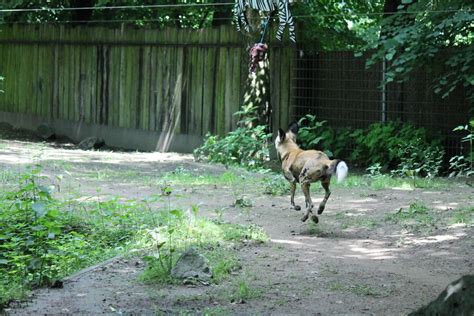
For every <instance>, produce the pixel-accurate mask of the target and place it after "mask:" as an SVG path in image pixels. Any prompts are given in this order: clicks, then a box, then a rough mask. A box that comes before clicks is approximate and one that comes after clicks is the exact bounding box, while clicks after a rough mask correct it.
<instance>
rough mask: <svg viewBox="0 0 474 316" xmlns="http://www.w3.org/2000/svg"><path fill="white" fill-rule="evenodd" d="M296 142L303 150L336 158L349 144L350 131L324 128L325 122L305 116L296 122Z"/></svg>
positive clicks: (311, 116) (314, 117)
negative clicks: (316, 150) (297, 128)
mask: <svg viewBox="0 0 474 316" xmlns="http://www.w3.org/2000/svg"><path fill="white" fill-rule="evenodd" d="M298 125H299V126H300V129H299V131H298V137H297V142H298V144H299V145H300V146H301V148H304V149H319V150H322V151H324V152H325V153H326V154H327V155H328V156H329V157H338V156H339V155H340V154H341V152H342V151H343V150H344V149H346V147H347V146H348V142H349V135H350V132H351V131H350V129H349V128H338V129H337V130H336V129H334V128H331V127H328V126H326V121H318V120H317V118H316V116H314V115H310V114H307V115H305V116H304V117H302V118H301V119H300V120H299V121H298Z"/></svg>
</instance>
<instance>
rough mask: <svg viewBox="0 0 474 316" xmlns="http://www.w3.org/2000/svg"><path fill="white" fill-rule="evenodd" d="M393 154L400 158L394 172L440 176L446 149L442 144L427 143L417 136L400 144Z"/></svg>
mask: <svg viewBox="0 0 474 316" xmlns="http://www.w3.org/2000/svg"><path fill="white" fill-rule="evenodd" d="M392 150H394V149H392ZM393 156H394V157H396V158H398V159H399V160H400V163H399V164H398V166H397V167H396V168H395V169H394V170H393V171H392V173H393V174H396V175H398V176H410V177H413V178H414V177H417V176H423V177H427V178H433V177H435V176H438V175H439V172H440V170H441V167H442V163H443V157H444V150H443V149H442V147H441V146H438V145H434V144H427V143H426V142H424V141H422V140H421V139H420V138H415V139H413V140H411V141H409V142H408V143H402V144H399V145H398V149H397V152H396V153H395V154H394V155H393Z"/></svg>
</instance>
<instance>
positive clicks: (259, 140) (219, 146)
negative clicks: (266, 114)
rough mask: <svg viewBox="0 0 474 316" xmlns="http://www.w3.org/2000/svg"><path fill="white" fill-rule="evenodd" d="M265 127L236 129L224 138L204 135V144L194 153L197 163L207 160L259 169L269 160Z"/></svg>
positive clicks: (268, 135) (267, 135) (208, 134)
mask: <svg viewBox="0 0 474 316" xmlns="http://www.w3.org/2000/svg"><path fill="white" fill-rule="evenodd" d="M270 137H271V134H269V133H267V132H266V126H264V125H257V126H255V127H238V128H237V129H236V130H235V131H232V132H230V133H229V134H227V136H225V137H220V136H218V135H211V134H210V133H207V134H206V137H205V139H204V144H203V145H202V146H201V147H199V148H197V149H196V150H195V151H194V158H195V159H196V160H198V161H202V160H207V161H211V162H217V163H222V164H224V165H240V166H243V167H246V168H250V169H252V168H259V167H262V166H263V164H264V163H265V162H267V161H268V160H270V153H269V149H268V140H269V138H270Z"/></svg>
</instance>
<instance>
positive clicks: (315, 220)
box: [311, 215, 319, 224]
mask: <svg viewBox="0 0 474 316" xmlns="http://www.w3.org/2000/svg"><path fill="white" fill-rule="evenodd" d="M311 220H312V221H313V222H314V223H315V224H317V223H318V222H319V218H318V217H317V216H316V215H312V216H311Z"/></svg>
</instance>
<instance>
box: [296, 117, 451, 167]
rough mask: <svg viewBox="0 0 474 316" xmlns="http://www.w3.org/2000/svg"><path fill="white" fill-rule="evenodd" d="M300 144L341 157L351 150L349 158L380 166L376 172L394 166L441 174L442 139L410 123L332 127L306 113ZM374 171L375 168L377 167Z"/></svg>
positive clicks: (305, 147) (361, 162) (300, 131)
mask: <svg viewBox="0 0 474 316" xmlns="http://www.w3.org/2000/svg"><path fill="white" fill-rule="evenodd" d="M298 124H299V125H300V130H299V132H298V138H297V139H298V143H299V145H300V146H301V147H302V148H303V149H318V150H322V151H324V152H326V153H327V154H328V156H329V157H331V158H332V157H340V155H341V154H342V153H344V151H347V150H349V148H350V149H351V151H350V154H349V157H348V158H347V160H349V161H350V162H351V163H353V164H358V165H362V166H377V172H378V173H380V171H382V170H387V169H392V170H393V169H395V170H397V172H396V173H397V174H399V175H406V171H407V170H417V169H420V168H421V169H420V170H418V171H417V173H419V174H420V175H424V176H435V175H438V174H439V171H440V169H441V165H442V159H443V156H444V151H443V149H442V147H441V139H440V138H439V137H432V136H431V135H429V134H428V133H427V131H426V130H425V129H424V128H416V127H415V126H414V125H413V124H411V123H402V122H387V123H374V124H371V125H370V126H369V127H367V128H365V129H355V130H351V129H349V128H331V127H329V126H327V125H326V121H318V120H317V119H316V117H315V116H314V115H306V116H304V117H303V118H301V119H300V120H299V122H298ZM374 171H375V170H374Z"/></svg>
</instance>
